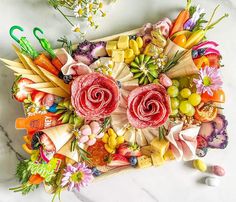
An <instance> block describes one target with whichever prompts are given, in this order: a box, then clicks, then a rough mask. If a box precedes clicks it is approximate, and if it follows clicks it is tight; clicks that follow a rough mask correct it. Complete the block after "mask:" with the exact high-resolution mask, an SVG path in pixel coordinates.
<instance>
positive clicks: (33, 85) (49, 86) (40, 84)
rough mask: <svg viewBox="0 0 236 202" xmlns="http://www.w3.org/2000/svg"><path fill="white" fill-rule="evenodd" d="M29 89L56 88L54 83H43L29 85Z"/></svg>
mask: <svg viewBox="0 0 236 202" xmlns="http://www.w3.org/2000/svg"><path fill="white" fill-rule="evenodd" d="M27 87H29V88H34V89H37V88H51V87H54V85H53V83H52V82H43V83H33V84H29V85H27Z"/></svg>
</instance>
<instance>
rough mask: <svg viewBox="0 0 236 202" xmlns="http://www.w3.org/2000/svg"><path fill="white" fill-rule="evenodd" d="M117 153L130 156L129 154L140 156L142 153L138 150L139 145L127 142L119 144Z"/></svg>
mask: <svg viewBox="0 0 236 202" xmlns="http://www.w3.org/2000/svg"><path fill="white" fill-rule="evenodd" d="M118 154H120V155H122V156H125V157H131V156H141V155H142V153H141V151H140V147H139V146H138V145H135V144H134V145H129V144H126V143H124V144H121V145H120V146H119V148H118Z"/></svg>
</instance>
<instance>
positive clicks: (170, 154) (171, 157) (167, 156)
mask: <svg viewBox="0 0 236 202" xmlns="http://www.w3.org/2000/svg"><path fill="white" fill-rule="evenodd" d="M163 158H164V160H165V161H167V160H174V159H175V156H174V154H173V152H172V151H171V150H170V149H168V150H167V152H166V153H165V154H164V156H163Z"/></svg>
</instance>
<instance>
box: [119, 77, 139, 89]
mask: <svg viewBox="0 0 236 202" xmlns="http://www.w3.org/2000/svg"><path fill="white" fill-rule="evenodd" d="M138 86H139V85H138V79H131V80H129V81H124V82H122V88H123V89H125V90H129V91H131V90H133V89H135V88H137V87H138Z"/></svg>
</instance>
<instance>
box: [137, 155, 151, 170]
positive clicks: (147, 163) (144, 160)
mask: <svg viewBox="0 0 236 202" xmlns="http://www.w3.org/2000/svg"><path fill="white" fill-rule="evenodd" d="M151 166H152V159H151V158H150V157H148V156H140V157H138V167H139V168H147V167H151Z"/></svg>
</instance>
